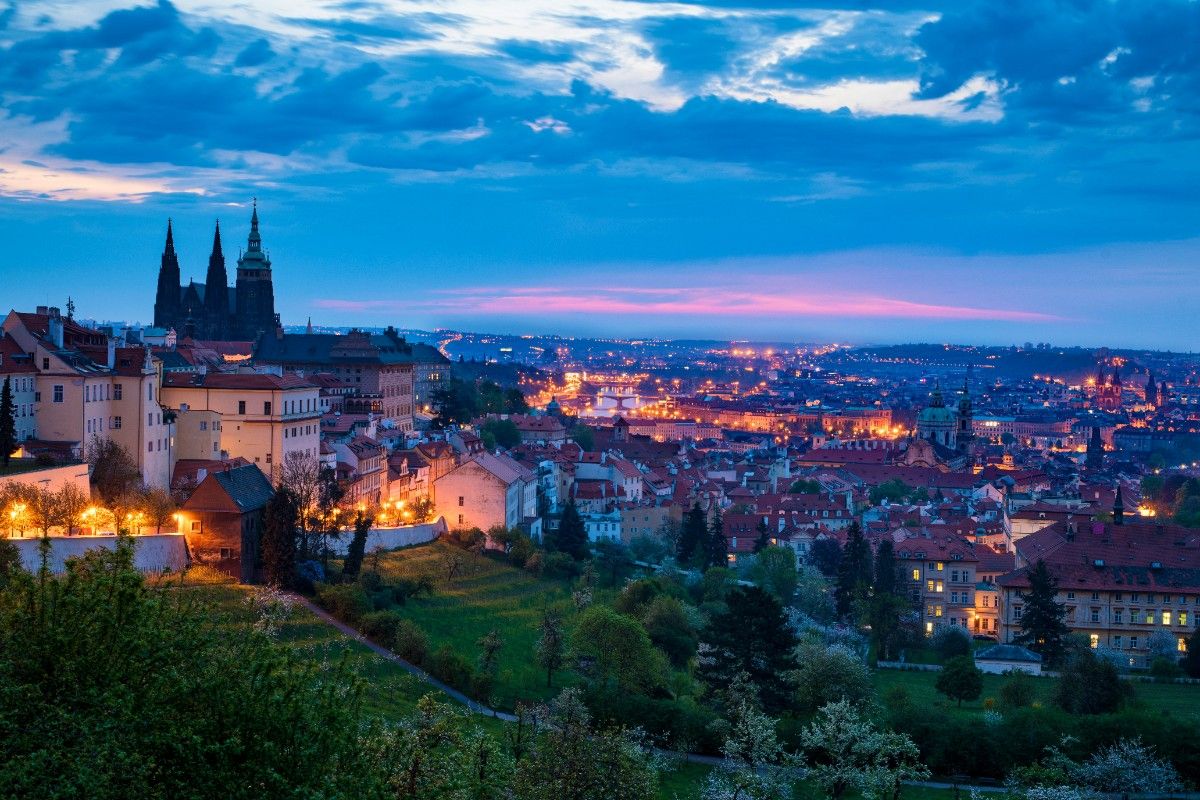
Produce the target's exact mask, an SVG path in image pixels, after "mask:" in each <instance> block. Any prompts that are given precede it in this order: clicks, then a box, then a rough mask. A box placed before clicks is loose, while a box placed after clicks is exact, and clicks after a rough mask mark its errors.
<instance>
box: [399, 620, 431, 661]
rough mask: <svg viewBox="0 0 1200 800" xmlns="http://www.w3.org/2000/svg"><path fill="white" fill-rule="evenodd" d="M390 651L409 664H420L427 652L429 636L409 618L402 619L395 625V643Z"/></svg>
mask: <svg viewBox="0 0 1200 800" xmlns="http://www.w3.org/2000/svg"><path fill="white" fill-rule="evenodd" d="M392 652H394V653H395V654H396V655H398V656H400V657H401V658H403V659H404V660H405V661H407V662H409V663H410V664H421V663H423V662H424V661H425V655H426V654H427V653H428V652H429V637H427V636H426V635H425V631H423V630H421V626H420V625H418V624H417V623H415V622H413V621H412V620H411V619H402V620H400V624H399V625H398V626H396V643H395V645H394V646H393V647H392Z"/></svg>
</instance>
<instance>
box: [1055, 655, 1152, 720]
mask: <svg viewBox="0 0 1200 800" xmlns="http://www.w3.org/2000/svg"><path fill="white" fill-rule="evenodd" d="M1132 696H1133V686H1132V685H1131V684H1130V683H1129V682H1128V681H1124V680H1121V676H1120V674H1119V673H1118V672H1117V668H1116V667H1114V666H1113V665H1112V664H1111V663H1110V662H1108V661H1105V660H1104V659H1101V658H1096V656H1094V655H1092V653H1091V652H1082V653H1079V654H1077V655H1075V657H1074V658H1072V659H1071V660H1070V661H1068V662H1067V666H1066V668H1064V669H1063V671H1062V674H1061V676H1060V677H1059V680H1058V687H1057V689H1056V690H1055V693H1054V703H1055V705H1057V706H1058V707H1059V708H1061V709H1063V710H1064V711H1068V712H1070V713H1072V714H1108V713H1111V712H1113V711H1116V710H1118V709H1120V708H1121V706H1122V705H1124V704H1125V702H1126V701H1127V700H1128V699H1130V698H1131V697H1132Z"/></svg>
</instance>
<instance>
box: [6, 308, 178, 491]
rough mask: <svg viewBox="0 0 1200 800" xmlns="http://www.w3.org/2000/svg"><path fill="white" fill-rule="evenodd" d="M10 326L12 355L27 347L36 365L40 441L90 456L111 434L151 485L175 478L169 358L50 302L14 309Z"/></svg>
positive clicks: (25, 352)
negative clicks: (165, 379)
mask: <svg viewBox="0 0 1200 800" xmlns="http://www.w3.org/2000/svg"><path fill="white" fill-rule="evenodd" d="M3 328H4V333H5V335H6V338H11V341H12V345H9V346H8V348H9V350H10V353H9V356H8V359H9V360H14V359H17V358H18V356H17V354H16V351H19V352H20V354H21V357H22V358H24V359H28V361H29V363H30V364H31V365H32V368H33V370H34V371H35V380H34V399H33V411H34V417H35V420H34V430H35V431H36V441H37V442H40V443H42V445H44V446H56V447H58V448H59V449H60V450H66V451H69V452H71V453H73V454H75V455H77V456H78V457H81V458H82V457H85V456H86V450H87V446H88V444H89V443H90V442H91V441H93V440H94V439H96V438H100V439H111V440H112V441H115V442H117V443H118V444H120V445H121V446H123V447H124V448H125V449H126V450H128V451H129V453H130V454H131V455H132V456H133V457H134V458H135V459H136V460H137V463H138V468H139V469H140V470H141V473H142V478H143V480H144V481H145V483H146V484H147V485H150V486H158V487H162V488H165V487H166V486H167V485H168V482H169V480H170V472H171V464H172V462H173V453H172V445H173V433H172V429H171V422H170V419H169V417H168V416H167V415H165V414H164V411H163V407H162V405H161V403H160V398H159V386H160V382H161V369H160V366H161V365H160V364H159V363H158V362H156V361H155V360H154V358H153V357H152V355H151V353H150V351H149V349H147V348H144V347H121V346H119V343H118V341H117V340H116V339H114V338H112V337H110V336H108V335H107V334H105V333H104V332H102V331H98V330H95V329H92V328H88V327H85V326H83V325H81V324H79V323H78V322H76V321H74V320H73V319H71V318H69V317H64V316H62V314H61V313H60V312H59V310H58V309H57V308H54V307H48V306H39V307H38V308H37V310H36V311H35V312H34V313H32V314H31V313H26V312H18V311H12V312H9V315H8V316H7V317H6V318H5V320H4V325H3ZM25 377H30V376H29V375H28V374H26V375H25ZM25 430H26V431H28V430H29V428H26V429H25ZM30 441H31V442H32V441H34V440H33V439H32V438H31V440H30Z"/></svg>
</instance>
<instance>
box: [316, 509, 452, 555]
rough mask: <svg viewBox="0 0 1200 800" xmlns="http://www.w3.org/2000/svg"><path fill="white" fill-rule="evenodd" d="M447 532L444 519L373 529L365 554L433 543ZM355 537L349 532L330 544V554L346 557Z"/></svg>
mask: <svg viewBox="0 0 1200 800" xmlns="http://www.w3.org/2000/svg"><path fill="white" fill-rule="evenodd" d="M445 532H446V520H445V518H444V517H438V518H437V519H436V520H434V521H433V522H424V523H421V524H420V525H405V526H403V527H400V528H372V529H371V532H370V533H368V534H367V546H366V548H365V549H364V551H363V552H364V553H370V552H371V551H372V550H374V549H376V548H382V549H384V550H395V549H396V548H397V547H409V546H410V545H414V544H425V543H426V542H432V541H433V540H434V539H436V538H438V537H439V536H441V535H442V534H443V533H445ZM353 537H354V534H353V532H349V531H348V532H345V533H343V534H342V535H341V537H339V539H338V540H337V541H336V542H331V543H330V547H329V550H330V552H331V553H335V554H337V555H339V556H344V555H346V551H347V550H349V549H350V540H351V539H352V538H353Z"/></svg>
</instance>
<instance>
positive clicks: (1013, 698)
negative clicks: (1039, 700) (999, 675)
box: [1000, 670, 1037, 710]
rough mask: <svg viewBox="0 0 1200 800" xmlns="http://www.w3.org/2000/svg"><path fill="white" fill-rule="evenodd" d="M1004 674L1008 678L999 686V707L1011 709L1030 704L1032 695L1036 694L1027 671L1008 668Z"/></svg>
mask: <svg viewBox="0 0 1200 800" xmlns="http://www.w3.org/2000/svg"><path fill="white" fill-rule="evenodd" d="M1005 674H1006V675H1007V676H1008V680H1006V681H1005V682H1004V683H1003V684H1002V685H1001V686H1000V706H1001V708H1004V709H1006V710H1013V709H1017V708H1025V707H1026V706H1029V705H1031V704H1032V703H1033V699H1034V697H1035V696H1037V690H1036V688H1035V687H1034V685H1033V678H1031V677H1029V673H1027V672H1022V671H1021V670H1010V671H1008V672H1007V673H1005Z"/></svg>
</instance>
